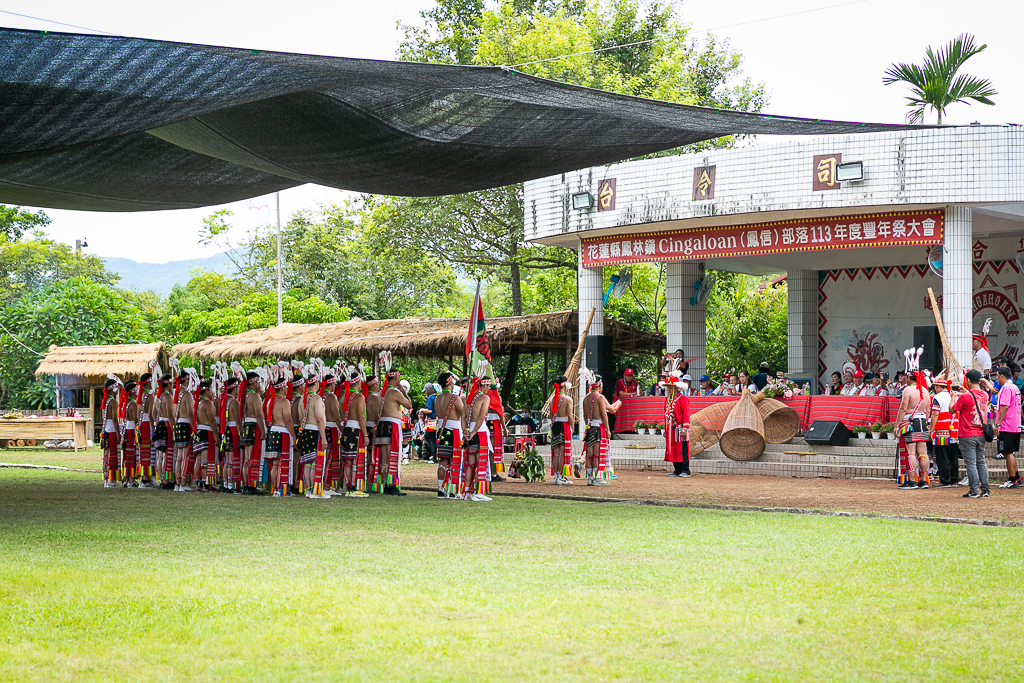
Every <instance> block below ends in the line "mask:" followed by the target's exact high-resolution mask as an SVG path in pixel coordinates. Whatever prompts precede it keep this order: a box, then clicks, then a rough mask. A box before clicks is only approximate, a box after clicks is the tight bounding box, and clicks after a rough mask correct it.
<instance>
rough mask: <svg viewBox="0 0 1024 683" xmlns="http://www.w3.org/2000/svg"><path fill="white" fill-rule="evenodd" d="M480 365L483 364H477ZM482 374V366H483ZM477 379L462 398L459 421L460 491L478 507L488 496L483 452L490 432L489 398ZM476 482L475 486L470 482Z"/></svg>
mask: <svg viewBox="0 0 1024 683" xmlns="http://www.w3.org/2000/svg"><path fill="white" fill-rule="evenodd" d="M481 365H483V363H482V364H481ZM484 371H486V366H485V365H484ZM478 374H479V373H478ZM481 379H482V378H481V377H479V376H478V377H476V378H475V379H474V380H473V383H472V385H471V387H470V388H469V392H468V394H467V396H466V411H465V414H464V416H463V418H462V421H463V424H464V425H465V434H466V435H467V436H466V449H465V451H466V456H465V457H466V466H465V475H464V479H465V481H464V483H463V486H462V490H463V491H464V493H463V494H462V499H463V500H471V501H473V502H474V503H482V502H487V501H489V500H491V498H490V497H489V496H487V493H488V492H489V490H490V488H489V482H488V478H489V477H490V474H491V472H490V470H491V468H490V465H489V464H488V460H487V452H488V450H490V448H489V446H490V440H491V439H490V432H489V430H488V429H487V411H488V408H489V407H490V404H491V398H490V397H489V396H488V395H487V393H486V392H484V391H481ZM474 481H475V482H476V483H475V484H474V483H473V482H474Z"/></svg>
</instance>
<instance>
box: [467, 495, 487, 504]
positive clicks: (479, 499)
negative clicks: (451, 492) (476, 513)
mask: <svg viewBox="0 0 1024 683" xmlns="http://www.w3.org/2000/svg"><path fill="white" fill-rule="evenodd" d="M469 500H471V501H473V502H474V503H486V502H487V501H489V500H493V498H490V497H488V496H485V495H484V494H482V493H474V494H473V495H472V496H470V497H469Z"/></svg>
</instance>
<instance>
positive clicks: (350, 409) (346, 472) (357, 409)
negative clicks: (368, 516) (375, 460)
mask: <svg viewBox="0 0 1024 683" xmlns="http://www.w3.org/2000/svg"><path fill="white" fill-rule="evenodd" d="M362 388H363V376H362V375H361V374H360V372H359V371H358V370H355V369H353V370H351V371H350V373H349V377H348V387H347V388H346V389H345V393H344V394H343V396H342V400H341V415H342V416H344V420H345V423H344V426H343V428H342V432H341V466H342V474H341V476H342V481H343V484H342V486H344V488H345V495H346V496H347V497H349V498H367V497H368V496H369V494H368V493H366V476H367V471H366V460H367V459H366V453H367V450H368V449H370V448H372V443H373V442H372V441H371V440H370V428H369V425H368V424H367V422H366V399H365V398H363V392H362ZM360 450H362V451H363V455H362V458H360V457H359V451H360Z"/></svg>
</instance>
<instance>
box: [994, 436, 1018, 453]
mask: <svg viewBox="0 0 1024 683" xmlns="http://www.w3.org/2000/svg"><path fill="white" fill-rule="evenodd" d="M1019 450H1020V432H999V438H998V439H996V452H997V453H1000V454H1002V455H1013V454H1014V453H1016V452H1017V451H1019Z"/></svg>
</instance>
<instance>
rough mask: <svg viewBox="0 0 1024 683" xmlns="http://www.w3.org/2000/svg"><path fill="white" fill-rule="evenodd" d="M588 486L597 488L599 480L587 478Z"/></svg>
mask: <svg viewBox="0 0 1024 683" xmlns="http://www.w3.org/2000/svg"><path fill="white" fill-rule="evenodd" d="M587 486H597V480H596V479H594V478H593V477H587Z"/></svg>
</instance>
